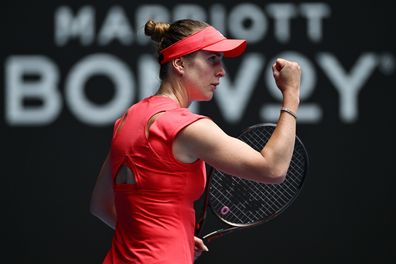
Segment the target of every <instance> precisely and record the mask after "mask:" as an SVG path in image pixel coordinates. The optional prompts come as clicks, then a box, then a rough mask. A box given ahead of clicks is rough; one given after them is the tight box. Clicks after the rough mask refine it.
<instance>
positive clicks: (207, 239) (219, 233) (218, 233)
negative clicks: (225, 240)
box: [202, 226, 240, 243]
mask: <svg viewBox="0 0 396 264" xmlns="http://www.w3.org/2000/svg"><path fill="white" fill-rule="evenodd" d="M239 228H240V227H238V226H234V227H230V228H224V229H220V230H216V231H213V232H211V233H209V234H207V235H205V236H204V237H203V238H202V239H203V240H204V242H207V243H210V242H211V241H212V240H214V239H217V238H219V237H222V236H224V235H226V234H228V233H231V232H233V231H235V230H237V229H239Z"/></svg>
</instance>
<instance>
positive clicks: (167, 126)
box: [103, 96, 206, 264]
mask: <svg viewBox="0 0 396 264" xmlns="http://www.w3.org/2000/svg"><path fill="white" fill-rule="evenodd" d="M159 112H162V113H163V114H162V115H159V116H158V117H157V119H156V120H155V121H154V123H153V124H152V125H151V126H150V128H149V135H148V137H147V136H146V132H145V131H146V127H147V123H148V121H149V119H150V118H151V117H152V116H153V115H154V114H156V113H159ZM201 118H206V117H205V116H201V115H197V114H194V113H191V112H190V111H189V110H188V109H187V108H181V107H180V106H179V105H178V104H177V103H176V102H175V101H173V100H171V99H170V98H167V97H164V96H151V97H148V98H145V99H143V100H142V101H140V102H139V103H137V104H135V105H133V106H131V107H130V108H129V109H128V111H127V112H126V114H124V116H123V117H121V118H120V119H118V120H117V121H116V122H115V125H114V133H113V138H112V146H111V156H110V157H111V164H112V177H113V180H114V179H115V176H116V175H117V172H118V170H119V168H120V167H121V166H122V165H126V166H128V167H129V168H130V170H131V171H132V172H133V174H134V176H135V183H134V184H116V183H114V195H115V206H116V211H117V224H116V228H115V232H114V236H113V240H112V244H111V248H110V250H109V251H108V253H107V255H106V257H105V259H104V261H103V263H104V264H110V263H111V264H121V263H122V264H128V263H144V264H154V263H155V264H187V263H188V264H191V263H193V260H194V226H195V211H194V201H195V200H197V199H198V198H199V197H200V196H201V194H202V193H203V191H204V188H205V183H206V170H205V164H204V162H203V161H202V160H197V161H195V162H194V163H182V162H180V161H178V160H176V158H175V157H174V156H173V152H172V142H173V140H174V139H175V137H176V136H177V134H178V133H179V132H180V130H182V129H183V128H184V127H186V126H187V125H189V124H191V123H193V122H195V121H197V120H199V119H201Z"/></svg>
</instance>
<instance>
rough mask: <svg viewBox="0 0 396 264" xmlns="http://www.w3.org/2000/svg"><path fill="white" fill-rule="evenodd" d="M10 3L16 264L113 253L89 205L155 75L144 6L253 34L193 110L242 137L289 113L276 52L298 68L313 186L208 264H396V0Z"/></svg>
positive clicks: (5, 34)
mask: <svg viewBox="0 0 396 264" xmlns="http://www.w3.org/2000/svg"><path fill="white" fill-rule="evenodd" d="M279 4H283V6H280V5H279ZM1 10H2V11H1V13H2V15H1V16H0V27H1V35H2V36H1V41H0V47H1V49H0V65H1V68H2V69H1V73H0V79H1V80H0V87H1V89H0V91H1V92H0V125H1V130H0V131H1V137H0V140H1V153H2V159H1V164H2V166H1V179H2V184H1V192H0V195H1V196H0V197H1V202H2V210H1V211H2V213H1V215H2V216H1V224H2V228H1V231H0V232H1V237H2V241H3V243H2V244H3V246H2V248H3V250H2V257H1V258H2V259H3V260H5V259H6V260H7V261H6V262H7V263H100V261H101V260H102V258H103V256H104V255H105V253H106V250H107V249H108V248H109V245H110V241H111V236H112V230H110V229H109V228H108V227H106V226H105V225H104V224H102V223H101V222H100V221H99V220H97V219H96V218H95V217H93V216H91V215H90V214H89V211H88V205H89V199H90V194H91V191H92V188H93V184H94V181H95V178H96V175H97V173H98V171H99V168H100V165H101V163H102V161H103V159H104V157H105V155H106V152H107V149H108V147H109V140H110V136H111V131H112V121H113V120H114V119H115V118H116V117H117V116H118V115H119V114H121V113H122V111H123V110H125V108H126V107H127V106H128V105H129V104H131V103H133V102H135V101H137V100H138V99H140V98H142V97H144V96H146V95H148V94H150V93H152V92H153V91H154V90H155V88H156V87H157V84H158V80H157V75H156V71H157V66H156V64H155V59H154V57H152V54H153V53H152V51H153V49H152V47H151V45H150V44H149V43H147V42H145V40H144V38H142V37H141V35H140V34H141V30H142V26H143V23H142V21H145V20H146V19H147V18H148V17H147V16H154V17H155V18H159V19H164V20H170V21H172V20H174V19H177V18H180V17H184V16H194V17H196V18H199V19H204V20H206V21H207V22H209V23H212V24H213V25H215V26H216V27H218V28H219V29H221V30H222V32H223V33H224V34H226V35H228V36H230V37H234V38H247V39H248V41H249V46H248V49H247V51H246V53H245V55H244V56H242V57H240V58H238V59H235V60H226V61H225V65H226V68H227V71H228V77H227V79H224V80H223V83H222V86H221V87H219V89H218V90H217V91H216V93H217V94H215V99H214V100H213V101H212V102H209V103H201V104H199V105H195V106H194V111H197V112H199V113H201V114H205V115H208V116H210V117H212V118H213V119H214V120H215V121H216V122H218V123H219V124H220V125H221V127H222V128H223V129H224V130H225V131H226V132H228V133H229V134H232V135H237V134H238V132H239V131H240V130H241V129H242V128H244V127H246V126H248V125H252V124H254V123H258V122H273V121H274V119H273V117H274V116H277V114H278V110H279V97H278V96H279V94H277V93H276V92H274V91H275V90H274V89H273V82H272V80H271V78H270V77H269V75H270V65H271V64H272V62H273V60H274V58H276V57H279V56H281V57H285V58H289V59H293V60H297V61H298V62H299V63H300V64H301V65H302V70H303V80H302V103H301V108H300V110H299V122H298V134H299V136H300V138H301V139H302V140H303V141H304V143H305V145H306V147H307V149H308V151H309V154H310V157H311V168H310V173H309V175H308V178H307V181H306V185H305V186H304V190H303V192H302V193H301V195H300V196H299V197H298V199H297V200H296V201H295V203H294V204H293V206H292V207H290V208H289V209H288V210H287V211H286V212H284V214H282V215H281V216H279V217H278V218H276V219H275V220H273V221H271V222H269V223H267V224H265V225H262V226H260V227H257V228H254V229H251V230H248V231H246V232H239V233H235V234H232V235H229V236H228V237H224V238H223V239H220V240H218V241H216V242H214V243H213V244H211V245H209V246H210V253H209V254H207V255H205V256H204V257H202V258H201V259H200V261H199V262H200V263H277V264H280V263H292V262H293V263H308V262H312V263H314V262H315V263H358V262H360V261H363V260H365V261H369V262H375V263H391V262H392V260H393V261H394V259H395V256H396V253H395V250H394V246H395V239H394V237H395V235H396V234H395V227H394V223H395V220H396V217H395V198H396V197H395V192H394V190H393V184H395V180H394V173H392V171H393V169H392V168H393V165H394V157H395V156H394V149H395V139H394V138H395V137H394V135H395V128H394V125H392V123H393V121H394V120H395V119H394V115H395V111H394V95H395V92H394V89H395V79H396V78H395V77H396V69H395V58H396V57H395V56H396V49H395V47H396V46H395V44H396V43H395V37H394V32H395V29H394V27H395V23H394V14H395V11H396V10H395V8H393V4H392V3H391V1H385V0H378V1H364V2H361V1H316V2H312V1H303V2H301V1H297V2H296V1H282V2H280V1H269V2H262V1H250V2H239V1H234V0H232V1H216V2H211V1H210V2H209V1H207V2H205V1H200V2H199V1H197V2H176V1H166V2H161V1H158V2H149V3H147V2H146V1H140V2H136V1H121V2H116V1H101V2H100V3H98V2H96V1H95V2H94V1H92V2H87V1H59V0H57V1H38V2H37V1H17V0H15V1H5V2H3V3H2V9H1ZM175 246H177V245H175Z"/></svg>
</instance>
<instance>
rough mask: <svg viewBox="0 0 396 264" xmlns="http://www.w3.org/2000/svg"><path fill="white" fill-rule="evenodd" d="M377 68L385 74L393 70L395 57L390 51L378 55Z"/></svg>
mask: <svg viewBox="0 0 396 264" xmlns="http://www.w3.org/2000/svg"><path fill="white" fill-rule="evenodd" d="M378 67H379V70H380V71H381V72H382V73H383V74H386V75H391V74H393V73H394V72H395V57H394V56H393V55H392V54H390V53H384V54H382V56H380V57H379V65H378Z"/></svg>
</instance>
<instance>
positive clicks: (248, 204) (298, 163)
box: [195, 124, 309, 243]
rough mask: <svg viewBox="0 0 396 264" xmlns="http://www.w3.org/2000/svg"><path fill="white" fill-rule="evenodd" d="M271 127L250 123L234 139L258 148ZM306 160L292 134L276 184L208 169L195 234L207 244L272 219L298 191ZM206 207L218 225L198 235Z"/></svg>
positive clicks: (306, 167) (301, 148)
mask: <svg viewBox="0 0 396 264" xmlns="http://www.w3.org/2000/svg"><path fill="white" fill-rule="evenodd" d="M275 126H276V125H275V124H258V125H254V126H251V127H249V128H247V129H245V130H244V131H243V132H242V133H241V134H240V135H239V137H238V138H239V139H241V140H242V141H244V142H245V143H247V144H248V145H250V146H251V147H252V148H254V149H256V150H258V151H260V150H261V149H262V148H263V147H264V145H265V144H266V143H267V141H268V139H269V138H270V137H271V135H272V132H273V131H274V129H275ZM308 163H309V160H308V153H307V151H306V149H305V147H304V145H303V143H302V141H301V140H300V139H299V138H298V137H297V136H296V140H295V146H294V151H293V156H292V159H291V162H290V166H289V169H288V171H287V174H286V178H285V180H284V181H283V182H282V183H280V184H264V183H258V182H254V181H250V180H245V179H242V178H239V177H234V176H230V175H227V174H225V173H223V172H221V171H218V170H216V169H214V168H211V169H210V171H209V173H208V182H207V185H206V190H205V194H204V200H203V206H202V210H201V214H200V216H199V218H198V219H197V225H196V229H195V231H196V232H195V235H196V236H199V237H202V239H203V241H204V242H205V243H209V242H211V241H213V240H214V239H216V238H219V237H221V236H223V235H225V234H228V233H231V232H233V231H235V230H239V229H243V228H247V227H253V226H257V225H259V224H263V223H266V222H268V221H270V220H272V219H274V218H275V217H276V216H278V215H280V214H281V213H282V212H283V211H284V210H285V209H286V208H288V207H289V206H290V205H291V204H292V202H293V201H294V200H295V199H296V197H297V196H298V194H299V193H300V191H301V188H302V186H303V183H304V180H305V176H306V174H307V170H308V165H309V164H308ZM208 207H210V208H211V211H212V212H213V213H214V215H215V216H217V218H218V219H220V223H221V226H222V227H221V228H219V229H217V230H215V231H213V232H209V233H206V234H205V235H203V236H202V235H201V231H202V227H203V225H204V224H205V222H206V215H207V208H208ZM217 222H219V221H217Z"/></svg>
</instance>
